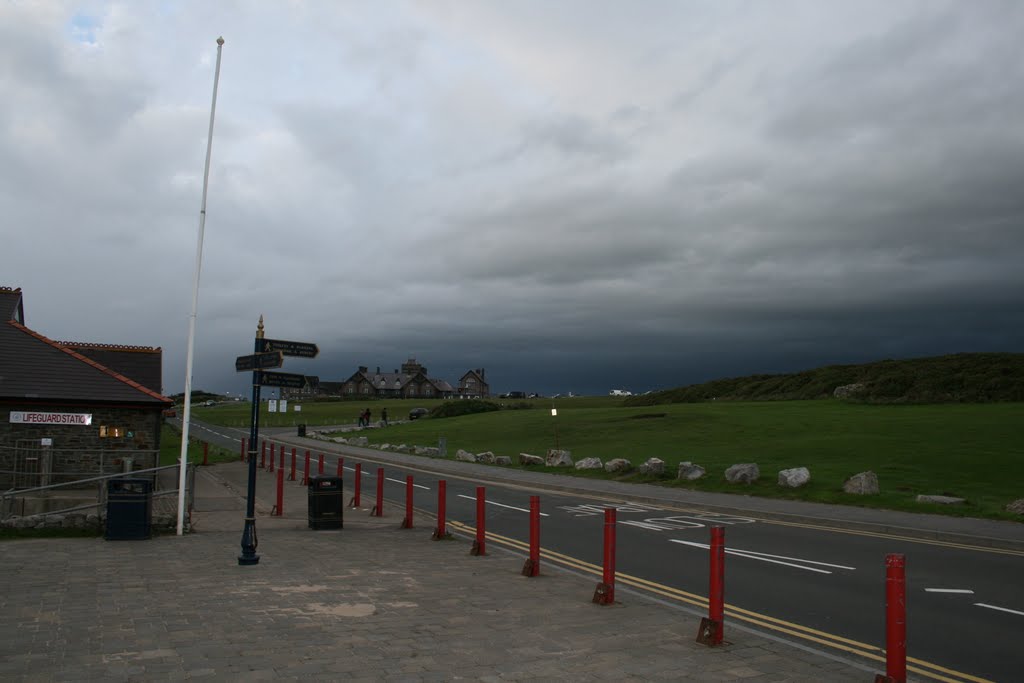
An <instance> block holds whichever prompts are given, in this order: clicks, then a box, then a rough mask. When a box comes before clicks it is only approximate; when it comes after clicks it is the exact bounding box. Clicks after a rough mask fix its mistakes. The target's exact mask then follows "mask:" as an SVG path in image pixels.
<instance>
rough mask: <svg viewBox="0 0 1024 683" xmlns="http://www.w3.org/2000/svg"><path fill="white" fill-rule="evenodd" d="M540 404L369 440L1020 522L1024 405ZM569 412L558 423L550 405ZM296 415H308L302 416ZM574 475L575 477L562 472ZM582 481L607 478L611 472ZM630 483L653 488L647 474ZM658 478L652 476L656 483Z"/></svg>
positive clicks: (333, 414) (218, 417)
mask: <svg viewBox="0 0 1024 683" xmlns="http://www.w3.org/2000/svg"><path fill="white" fill-rule="evenodd" d="M438 403H440V401H433V402H431V401H378V402H366V403H365V405H364V404H361V403H352V402H336V403H320V404H308V405H303V407H302V412H301V413H299V414H295V413H292V412H289V413H288V414H286V415H281V414H269V415H267V414H266V413H264V414H263V416H261V423H262V424H271V425H290V424H293V423H298V422H305V423H306V424H309V425H328V424H341V423H353V422H355V419H356V416H357V415H358V413H359V411H360V410H361V409H362V408H364V407H369V408H371V410H373V412H374V418H375V419H376V418H377V417H378V416H379V414H380V408H382V407H387V409H388V413H389V414H390V415H391V417H392V419H394V418H395V417H399V418H404V417H405V416H406V415H407V413H408V410H409V408H411V407H417V406H423V407H427V408H430V407H432V406H433V405H437V404H438ZM527 403H532V405H533V408H532V409H527V410H505V411H501V412H494V413H484V414H476V415H467V416H464V417H458V418H448V419H422V420H418V421H415V422H410V423H407V424H401V425H393V426H391V427H388V428H387V429H383V430H369V431H367V432H364V434H365V435H367V436H369V438H370V441H371V443H378V444H379V443H383V442H388V443H392V444H395V443H406V444H410V445H424V446H426V445H436V444H437V441H438V439H439V438H440V437H445V438H446V439H447V444H448V453H449V454H453V453H454V452H455V450H456V449H459V448H462V449H465V450H467V451H471V452H481V451H493V452H494V453H495V454H497V455H509V456H512V457H513V461H515V456H516V455H517V454H518V453H520V452H526V453H533V454H537V455H543V454H544V452H545V451H546V450H547V449H548V448H553V447H554V446H555V444H556V440H557V443H558V445H559V446H560V447H562V448H566V449H569V450H571V451H572V455H573V458H574V459H575V460H579V459H581V458H584V457H589V456H594V457H599V458H601V459H602V460H604V461H607V460H608V459H610V458H614V457H622V458H627V459H629V460H630V461H632V462H633V464H634V465H638V464H640V463H642V462H643V461H644V460H646V459H647V458H649V457H658V458H661V459H662V460H664V461H665V463H666V469H667V472H668V475H667V478H665V479H662V480H658V483H661V484H663V485H666V486H680V487H686V488H693V489H698V490H703V491H728V492H742V493H745V494H750V495H757V496H770V497H778V498H793V499H800V500H809V501H819V502H829V503H841V504H847V505H864V506H870V507H884V508H891V509H903V510H915V511H928V512H939V513H943V514H953V515H970V516H983V517H993V518H1003V519H1018V520H1019V519H1020V518H1019V517H1018V516H1015V515H1012V514H1011V513H1007V512H1005V511H1004V507H1005V506H1006V504H1007V503H1009V502H1011V501H1013V500H1015V499H1017V498H1020V497H1022V496H1024V490H1022V489H1021V488H1020V482H1021V481H1024V452H1022V445H1024V419H1022V413H1024V404H1020V403H990V404H961V403H957V404H935V405H866V404H856V403H845V402H839V401H833V400H821V401H764V402H752V403H736V402H713V403H690V404H673V405H658V406H646V407H636V408H627V407H623V406H622V400H621V399H612V398H610V397H586V398H573V399H557V400H555V401H554V402H552V401H551V400H550V399H541V400H534V401H527ZM552 405H554V406H555V407H556V408H557V409H558V415H557V416H556V417H552V416H551V410H550V409H551V407H552ZM248 409H249V405H248V404H240V405H224V406H215V407H212V408H205V407H204V408H198V409H196V417H197V418H198V419H201V420H206V421H210V422H215V423H218V424H226V425H232V424H233V425H237V426H241V425H245V424H248ZM296 418H299V419H296ZM684 460H689V461H692V462H694V463H696V464H698V465H701V466H703V467H705V468H706V469H707V471H708V474H707V475H706V476H705V477H704V479H702V480H700V481H698V482H695V483H692V484H691V483H687V484H682V483H677V482H675V480H674V476H675V471H676V469H677V466H678V463H679V462H681V461H684ZM742 462H756V463H757V464H758V465H759V466H760V468H761V480H760V481H758V482H757V483H755V484H752V485H749V486H737V485H733V484H729V483H727V482H726V481H725V477H724V471H725V469H726V468H727V467H729V466H730V465H733V464H736V463H742ZM800 466H803V467H808V468H809V469H810V471H811V483H810V484H808V485H807V486H805V487H803V488H802V489H798V490H795V491H794V490H789V489H782V488H780V487H778V485H777V483H776V480H777V475H778V471H779V470H781V469H785V468H790V467H800ZM865 470H872V471H874V472H875V473H876V474H877V475H878V477H879V481H880V485H881V489H882V493H881V494H880V495H878V496H855V495H851V494H845V493H843V491H842V484H843V481H844V480H845V479H846V478H847V477H849V476H850V475H853V474H856V473H857V472H862V471H865ZM563 471H564V470H563ZM572 473H573V474H579V475H580V476H599V477H608V476H611V475H607V474H605V473H604V472H603V471H602V472H597V473H592V474H583V473H580V472H577V471H576V470H573V471H572ZM623 478H624V479H632V480H637V481H640V480H643V478H642V477H640V475H636V474H632V475H626V476H625V477H623ZM652 481H653V480H652ZM922 493H923V494H945V495H952V496H957V497H961V498H966V499H967V501H968V502H967V503H966V504H964V505H960V506H944V505H924V504H919V503H916V502H915V501H914V498H915V496H917V495H918V494H922Z"/></svg>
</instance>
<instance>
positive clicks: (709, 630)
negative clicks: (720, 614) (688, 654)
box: [697, 617, 725, 647]
mask: <svg viewBox="0 0 1024 683" xmlns="http://www.w3.org/2000/svg"><path fill="white" fill-rule="evenodd" d="M722 633H723V629H722V622H720V621H712V620H711V619H708V618H707V617H704V618H703V619H701V620H700V628H698V629H697V642H698V643H700V644H701V645H707V646H709V647H716V646H718V645H723V644H724V642H725V641H723V640H722Z"/></svg>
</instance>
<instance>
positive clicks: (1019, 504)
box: [1006, 498, 1024, 515]
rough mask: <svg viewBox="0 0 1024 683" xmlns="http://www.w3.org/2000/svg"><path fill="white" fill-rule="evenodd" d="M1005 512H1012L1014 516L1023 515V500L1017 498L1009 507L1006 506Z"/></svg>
mask: <svg viewBox="0 0 1024 683" xmlns="http://www.w3.org/2000/svg"><path fill="white" fill-rule="evenodd" d="M1006 511H1007V512H1012V513H1014V514H1015V515H1024V498H1018V499H1017V500H1015V501H1013V502H1012V503H1010V504H1009V505H1007V506H1006Z"/></svg>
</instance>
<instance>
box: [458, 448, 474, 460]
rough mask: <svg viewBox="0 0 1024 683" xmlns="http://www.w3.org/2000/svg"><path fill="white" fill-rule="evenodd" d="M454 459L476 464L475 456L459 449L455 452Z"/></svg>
mask: <svg viewBox="0 0 1024 683" xmlns="http://www.w3.org/2000/svg"><path fill="white" fill-rule="evenodd" d="M455 459H456V460H461V461H462V462H476V455H475V454H473V453H470V452H469V451H464V450H462V449H461V448H460V449H459V450H458V451H456V452H455Z"/></svg>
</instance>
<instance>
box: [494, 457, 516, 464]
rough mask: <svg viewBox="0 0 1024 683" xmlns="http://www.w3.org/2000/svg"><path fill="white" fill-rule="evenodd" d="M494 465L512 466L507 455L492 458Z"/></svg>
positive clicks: (510, 459)
mask: <svg viewBox="0 0 1024 683" xmlns="http://www.w3.org/2000/svg"><path fill="white" fill-rule="evenodd" d="M494 464H495V465H511V464H512V458H510V457H508V456H507V455H496V456H494Z"/></svg>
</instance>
